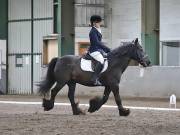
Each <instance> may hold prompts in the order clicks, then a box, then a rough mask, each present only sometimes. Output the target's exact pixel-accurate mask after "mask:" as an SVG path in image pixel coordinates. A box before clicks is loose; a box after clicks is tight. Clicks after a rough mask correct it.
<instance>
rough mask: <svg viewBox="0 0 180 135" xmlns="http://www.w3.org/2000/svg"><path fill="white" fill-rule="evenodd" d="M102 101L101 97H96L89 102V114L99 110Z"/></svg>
mask: <svg viewBox="0 0 180 135" xmlns="http://www.w3.org/2000/svg"><path fill="white" fill-rule="evenodd" d="M100 100H101V98H100V97H95V98H93V99H91V100H90V101H89V109H88V112H90V113H93V112H95V111H97V110H99V108H100V105H99V102H100Z"/></svg>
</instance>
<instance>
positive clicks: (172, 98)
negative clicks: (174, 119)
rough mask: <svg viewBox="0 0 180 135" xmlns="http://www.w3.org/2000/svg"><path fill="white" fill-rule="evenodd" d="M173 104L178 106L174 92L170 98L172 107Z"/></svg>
mask: <svg viewBox="0 0 180 135" xmlns="http://www.w3.org/2000/svg"><path fill="white" fill-rule="evenodd" d="M172 106H174V108H176V96H175V95H174V94H172V95H171V96H170V99H169V107H170V108H171V107H172Z"/></svg>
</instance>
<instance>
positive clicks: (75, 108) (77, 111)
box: [68, 82, 85, 115]
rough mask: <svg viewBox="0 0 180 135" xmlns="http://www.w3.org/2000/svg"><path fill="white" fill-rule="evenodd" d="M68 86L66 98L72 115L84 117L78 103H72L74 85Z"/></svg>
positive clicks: (71, 83)
mask: <svg viewBox="0 0 180 135" xmlns="http://www.w3.org/2000/svg"><path fill="white" fill-rule="evenodd" d="M68 86H69V91H68V98H69V100H70V102H71V107H72V111H73V115H80V114H83V115H85V111H82V110H81V109H80V108H79V103H75V101H74V94H75V88H76V83H74V82H69V83H68Z"/></svg>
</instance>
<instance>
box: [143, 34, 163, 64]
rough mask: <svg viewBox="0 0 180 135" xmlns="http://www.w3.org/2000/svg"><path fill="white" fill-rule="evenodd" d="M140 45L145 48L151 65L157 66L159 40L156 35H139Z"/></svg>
mask: <svg viewBox="0 0 180 135" xmlns="http://www.w3.org/2000/svg"><path fill="white" fill-rule="evenodd" d="M141 37H142V43H143V44H144V46H145V51H146V53H147V54H148V56H149V58H150V60H151V63H152V64H154V65H157V64H159V43H157V41H159V38H158V37H157V35H156V34H153V33H152V34H144V33H142V34H141Z"/></svg>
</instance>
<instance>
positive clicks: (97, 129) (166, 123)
mask: <svg viewBox="0 0 180 135" xmlns="http://www.w3.org/2000/svg"><path fill="white" fill-rule="evenodd" d="M0 101H23V102H40V101H41V99H40V98H39V97H34V96H33V97H32V96H28V97H26V96H0ZM79 101H80V103H85V104H86V103H88V101H89V99H88V98H79ZM56 102H61V103H69V101H68V99H67V98H63V97H57V101H56ZM123 103H124V105H126V106H135V107H136V106H138V107H158V108H159V107H160V108H161V107H163V108H167V107H168V100H152V99H149V100H147V99H128V100H127V99H124V100H123ZM106 105H115V103H114V100H112V99H110V100H109V101H108V103H107V104H106ZM177 107H178V108H179V106H178V103H177ZM81 108H83V109H86V110H87V108H88V107H87V106H81ZM0 135H180V111H157V110H146V109H143V110H141V109H140V110H139V109H131V114H130V115H129V116H128V117H120V116H119V115H118V110H117V108H101V109H100V110H99V111H98V112H95V113H92V114H90V113H87V114H86V115H81V116H73V115H72V111H71V107H70V106H62V105H56V106H55V107H54V109H53V110H52V111H49V112H44V111H43V108H42V107H41V105H40V104H37V105H36V104H35V105H29V104H7V103H0Z"/></svg>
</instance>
